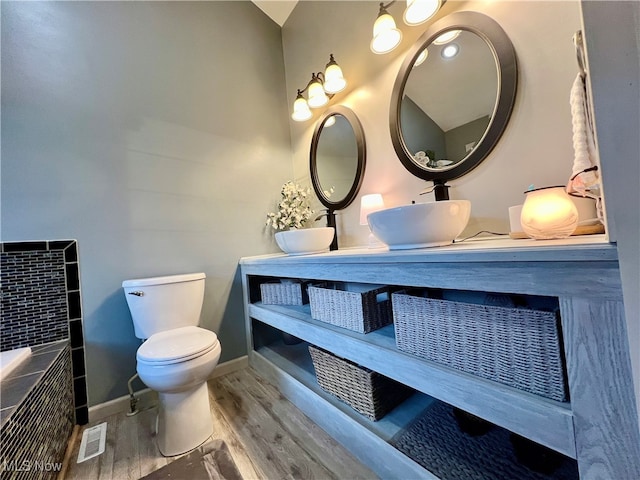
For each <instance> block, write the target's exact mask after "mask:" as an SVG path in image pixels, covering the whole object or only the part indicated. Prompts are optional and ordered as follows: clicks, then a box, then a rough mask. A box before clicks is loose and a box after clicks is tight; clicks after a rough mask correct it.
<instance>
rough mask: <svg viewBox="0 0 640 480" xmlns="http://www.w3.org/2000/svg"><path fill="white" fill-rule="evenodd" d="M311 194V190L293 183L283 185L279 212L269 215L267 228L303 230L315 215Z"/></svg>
mask: <svg viewBox="0 0 640 480" xmlns="http://www.w3.org/2000/svg"><path fill="white" fill-rule="evenodd" d="M310 193H311V189H310V188H308V187H307V188H304V187H301V186H300V185H298V184H296V183H293V182H291V181H289V182H287V183H285V184H284V185H282V190H281V191H280V194H281V195H282V199H281V200H280V203H278V211H277V212H271V213H267V226H271V228H273V229H274V230H289V229H294V228H303V227H304V226H305V225H306V223H307V222H308V221H309V220H311V217H312V216H313V214H314V213H315V211H314V210H313V209H312V208H311V205H310V204H309V194H310Z"/></svg>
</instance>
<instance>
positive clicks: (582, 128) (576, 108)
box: [567, 73, 604, 224]
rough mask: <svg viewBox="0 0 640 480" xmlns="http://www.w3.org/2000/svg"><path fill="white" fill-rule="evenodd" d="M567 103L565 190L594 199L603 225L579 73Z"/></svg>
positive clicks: (590, 123)
mask: <svg viewBox="0 0 640 480" xmlns="http://www.w3.org/2000/svg"><path fill="white" fill-rule="evenodd" d="M569 103H570V104H571V122H572V126H573V150H574V154H575V157H574V160H573V170H572V174H571V178H570V179H569V181H568V182H567V193H570V194H573V195H577V196H582V197H589V198H593V199H595V200H596V212H597V214H598V219H599V220H600V222H601V223H603V224H604V210H603V205H602V196H601V192H600V175H599V173H598V170H597V165H596V145H595V141H594V134H593V121H592V117H591V112H590V110H589V104H588V102H587V91H586V85H585V75H584V74H581V73H579V74H578V76H577V77H576V80H575V81H574V82H573V86H572V87H571V97H570V100H569ZM585 170H586V171H585Z"/></svg>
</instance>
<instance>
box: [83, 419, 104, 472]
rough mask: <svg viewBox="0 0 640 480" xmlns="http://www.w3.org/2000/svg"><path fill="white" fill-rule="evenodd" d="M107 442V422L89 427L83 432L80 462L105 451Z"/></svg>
mask: <svg viewBox="0 0 640 480" xmlns="http://www.w3.org/2000/svg"><path fill="white" fill-rule="evenodd" d="M106 442H107V423H106V422H104V423H101V424H100V425H96V426H95V427H91V428H87V429H86V430H85V431H84V433H83V434H82V442H80V452H79V453H78V462H77V463H82V462H84V461H85V460H89V459H90V458H93V457H97V456H98V455H100V454H101V453H103V452H104V446H105V444H106Z"/></svg>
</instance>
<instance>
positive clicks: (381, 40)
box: [370, 13, 402, 54]
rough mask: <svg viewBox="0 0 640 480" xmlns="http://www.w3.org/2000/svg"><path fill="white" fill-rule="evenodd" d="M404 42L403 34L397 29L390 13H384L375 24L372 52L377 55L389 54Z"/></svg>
mask: <svg viewBox="0 0 640 480" xmlns="http://www.w3.org/2000/svg"><path fill="white" fill-rule="evenodd" d="M401 40H402V32H401V31H400V30H398V29H397V28H396V22H395V21H394V20H393V17H392V16H391V15H389V14H388V13H383V14H382V15H380V16H379V17H378V18H377V19H376V23H374V24H373V39H372V40H371V45H370V47H371V51H372V52H373V53H377V54H383V53H389V52H390V51H391V50H393V49H394V48H396V47H397V46H398V45H399V44H400V41H401Z"/></svg>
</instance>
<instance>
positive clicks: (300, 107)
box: [291, 92, 311, 122]
mask: <svg viewBox="0 0 640 480" xmlns="http://www.w3.org/2000/svg"><path fill="white" fill-rule="evenodd" d="M291 118H293V119H294V120H295V121H296V122H304V121H305V120H309V119H310V118H311V110H309V105H308V104H307V101H306V100H305V99H304V97H303V96H302V94H301V93H300V92H298V97H297V98H296V101H295V102H293V113H292V114H291Z"/></svg>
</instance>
